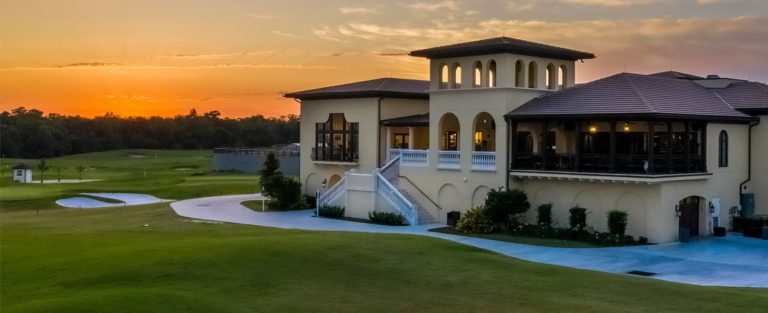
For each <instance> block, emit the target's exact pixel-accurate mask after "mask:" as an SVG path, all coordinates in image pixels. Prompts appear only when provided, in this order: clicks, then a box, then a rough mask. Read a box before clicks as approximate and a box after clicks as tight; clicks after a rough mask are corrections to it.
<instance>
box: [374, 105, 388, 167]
mask: <svg viewBox="0 0 768 313" xmlns="http://www.w3.org/2000/svg"><path fill="white" fill-rule="evenodd" d="M382 100H384V97H379V100H378V104H377V108H376V110H377V112H376V167H377V168H380V167H381V101H382ZM387 144H389V143H387Z"/></svg>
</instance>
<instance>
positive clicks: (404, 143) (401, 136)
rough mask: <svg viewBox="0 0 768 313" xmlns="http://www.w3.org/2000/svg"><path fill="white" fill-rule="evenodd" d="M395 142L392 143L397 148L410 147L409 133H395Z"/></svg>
mask: <svg viewBox="0 0 768 313" xmlns="http://www.w3.org/2000/svg"><path fill="white" fill-rule="evenodd" d="M394 140H395V141H394V142H393V143H392V147H393V148H395V149H409V148H408V140H409V136H408V133H395V135H394Z"/></svg>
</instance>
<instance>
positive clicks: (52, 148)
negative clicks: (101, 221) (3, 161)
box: [0, 107, 299, 158]
mask: <svg viewBox="0 0 768 313" xmlns="http://www.w3.org/2000/svg"><path fill="white" fill-rule="evenodd" d="M298 141H299V117H298V116H297V115H288V116H281V117H264V116H262V115H255V116H250V117H245V118H222V117H221V114H220V113H219V111H210V112H206V113H203V114H198V113H197V111H196V110H195V109H192V110H190V112H189V114H187V115H177V116H174V117H158V116H153V117H140V116H139V117H137V116H131V117H120V116H117V115H115V114H112V113H106V114H104V115H102V116H96V117H94V118H86V117H82V116H79V115H74V116H73V115H61V114H56V113H49V114H47V115H46V114H44V113H43V112H42V111H40V110H36V109H26V108H24V107H18V108H15V109H13V110H11V111H10V112H8V111H3V112H2V113H0V154H2V156H3V157H9V158H49V157H56V156H62V155H68V154H77V153H87V152H96V151H106V150H114V149H212V148H216V147H263V146H270V145H274V144H282V143H293V142H298Z"/></svg>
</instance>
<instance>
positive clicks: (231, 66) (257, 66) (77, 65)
mask: <svg viewBox="0 0 768 313" xmlns="http://www.w3.org/2000/svg"><path fill="white" fill-rule="evenodd" d="M81 64H100V63H72V64H67V65H53V66H20V67H4V68H0V70H2V71H26V70H66V69H98V68H101V69H119V70H122V69H125V70H163V69H179V70H184V69H191V70H195V69H237V68H242V69H297V70H301V69H333V68H336V67H335V66H330V65H318V64H279V63H244V64H213V65H136V64H121V63H104V64H105V65H98V66H93V65H81Z"/></svg>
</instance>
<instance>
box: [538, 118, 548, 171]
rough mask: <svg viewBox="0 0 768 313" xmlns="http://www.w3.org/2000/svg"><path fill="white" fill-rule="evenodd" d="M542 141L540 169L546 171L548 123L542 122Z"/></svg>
mask: <svg viewBox="0 0 768 313" xmlns="http://www.w3.org/2000/svg"><path fill="white" fill-rule="evenodd" d="M542 136H543V140H542V141H541V142H542V145H541V146H542V147H541V148H539V149H541V169H542V170H546V169H547V149H548V148H549V121H545V122H544V131H543V132H542Z"/></svg>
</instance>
